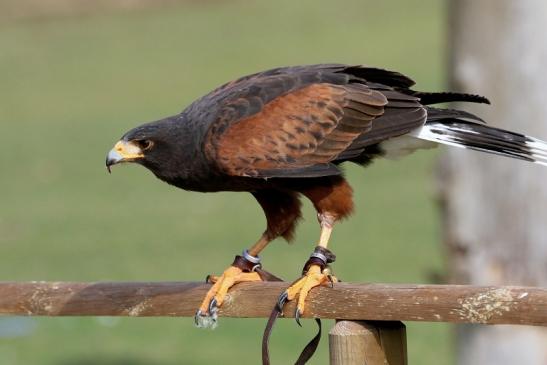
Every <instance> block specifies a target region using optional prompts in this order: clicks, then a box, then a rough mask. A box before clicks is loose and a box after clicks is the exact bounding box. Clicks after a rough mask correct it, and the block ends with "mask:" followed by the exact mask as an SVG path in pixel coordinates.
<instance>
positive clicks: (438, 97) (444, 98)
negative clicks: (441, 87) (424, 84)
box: [412, 91, 490, 105]
mask: <svg viewBox="0 0 547 365" xmlns="http://www.w3.org/2000/svg"><path fill="white" fill-rule="evenodd" d="M412 96H416V97H418V98H420V103H422V104H423V105H430V104H439V103H449V102H452V101H466V102H470V103H480V104H490V100H488V99H487V98H485V97H484V96H481V95H475V94H465V93H453V92H440V93H434V92H431V93H430V92H422V91H413V92H412Z"/></svg>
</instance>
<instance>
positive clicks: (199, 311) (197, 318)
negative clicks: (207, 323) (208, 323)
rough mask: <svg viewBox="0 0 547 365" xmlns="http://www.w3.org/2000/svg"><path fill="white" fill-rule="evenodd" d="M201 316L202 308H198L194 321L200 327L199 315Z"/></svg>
mask: <svg viewBox="0 0 547 365" xmlns="http://www.w3.org/2000/svg"><path fill="white" fill-rule="evenodd" d="M201 316H202V313H201V310H200V309H198V310H197V312H196V314H195V315H194V323H195V324H196V326H197V327H199V317H201Z"/></svg>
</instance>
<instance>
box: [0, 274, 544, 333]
mask: <svg viewBox="0 0 547 365" xmlns="http://www.w3.org/2000/svg"><path fill="white" fill-rule="evenodd" d="M209 286H210V285H209V284H204V283H192V282H142V283H138V282H111V283H106V282H105V283H71V282H0V315H29V316H193V315H194V313H195V311H196V309H197V308H198V306H199V304H200V302H201V300H202V298H203V296H204V295H205V292H206V291H207V289H208V288H209ZM287 286H288V283H283V282H267V283H241V284H238V285H236V286H235V287H234V288H233V289H232V290H231V291H230V293H229V296H228V298H227V300H226V302H225V303H224V305H223V306H222V308H221V311H220V315H221V316H226V317H267V316H268V315H269V314H270V311H271V309H272V307H273V305H274V303H275V302H276V300H277V297H278V295H279V294H280V293H281V292H282V291H283V290H284V289H285V288H286V287H287ZM306 308H307V310H306V312H305V313H304V317H319V318H330V319H350V320H388V321H429V322H459V323H487V324H526V325H539V326H547V289H545V288H534V287H479V286H465V285H403V284H349V283H339V284H336V285H335V287H334V288H328V287H321V288H317V289H315V290H313V291H312V293H310V296H309V301H308V306H307V307H306ZM293 313H294V303H289V304H287V306H286V308H285V314H286V315H287V316H292V315H293Z"/></svg>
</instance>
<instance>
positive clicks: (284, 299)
mask: <svg viewBox="0 0 547 365" xmlns="http://www.w3.org/2000/svg"><path fill="white" fill-rule="evenodd" d="M288 298H289V294H288V293H287V292H286V291H284V292H283V294H281V295H280V296H279V298H278V299H277V310H278V311H279V312H280V313H281V314H283V306H284V305H285V303H286V302H287V299H288Z"/></svg>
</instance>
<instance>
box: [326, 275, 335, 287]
mask: <svg viewBox="0 0 547 365" xmlns="http://www.w3.org/2000/svg"><path fill="white" fill-rule="evenodd" d="M327 279H328V281H329V283H330V287H331V288H334V279H333V278H332V275H327Z"/></svg>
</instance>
